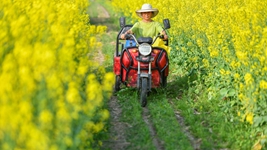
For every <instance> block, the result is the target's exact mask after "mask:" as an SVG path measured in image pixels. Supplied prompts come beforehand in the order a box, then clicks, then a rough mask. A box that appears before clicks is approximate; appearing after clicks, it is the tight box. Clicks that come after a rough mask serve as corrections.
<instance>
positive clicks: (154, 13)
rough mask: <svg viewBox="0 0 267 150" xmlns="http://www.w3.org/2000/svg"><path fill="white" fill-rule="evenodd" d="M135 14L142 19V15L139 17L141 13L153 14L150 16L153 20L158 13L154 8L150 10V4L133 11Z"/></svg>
mask: <svg viewBox="0 0 267 150" xmlns="http://www.w3.org/2000/svg"><path fill="white" fill-rule="evenodd" d="M135 12H136V14H137V15H138V16H139V17H141V18H142V15H141V13H142V12H153V15H152V18H153V17H155V16H156V15H157V14H158V13H159V10H158V9H156V8H152V6H151V5H150V4H143V5H142V8H141V9H140V10H137V11H135Z"/></svg>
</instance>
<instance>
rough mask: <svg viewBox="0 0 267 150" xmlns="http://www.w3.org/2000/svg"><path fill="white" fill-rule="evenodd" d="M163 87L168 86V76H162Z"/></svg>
mask: <svg viewBox="0 0 267 150" xmlns="http://www.w3.org/2000/svg"><path fill="white" fill-rule="evenodd" d="M161 85H162V87H166V86H167V76H166V77H165V76H163V77H162V83H161Z"/></svg>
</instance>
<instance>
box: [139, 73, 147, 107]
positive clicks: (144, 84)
mask: <svg viewBox="0 0 267 150" xmlns="http://www.w3.org/2000/svg"><path fill="white" fill-rule="evenodd" d="M140 90H141V91H140V102H141V106H142V107H145V106H146V104H147V78H141V88H140Z"/></svg>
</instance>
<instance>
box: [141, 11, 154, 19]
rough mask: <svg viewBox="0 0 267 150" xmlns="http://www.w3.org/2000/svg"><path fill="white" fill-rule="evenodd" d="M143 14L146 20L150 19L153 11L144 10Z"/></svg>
mask: <svg viewBox="0 0 267 150" xmlns="http://www.w3.org/2000/svg"><path fill="white" fill-rule="evenodd" d="M141 15H142V18H143V19H144V20H150V19H151V18H152V15H153V12H142V13H141Z"/></svg>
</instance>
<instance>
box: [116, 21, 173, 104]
mask: <svg viewBox="0 0 267 150" xmlns="http://www.w3.org/2000/svg"><path fill="white" fill-rule="evenodd" d="M163 24H164V30H166V29H169V28H170V23H169V20H168V19H164V20H163ZM120 27H121V29H120V31H119V33H118V35H117V40H116V51H115V55H114V58H113V71H114V73H115V75H116V79H115V80H116V81H115V87H114V88H115V92H117V91H119V90H120V89H121V85H122V84H124V85H126V87H132V88H137V89H138V90H139V94H140V96H139V97H140V103H141V106H142V107H145V106H146V104H147V96H148V94H149V92H151V89H152V88H158V87H166V85H167V77H168V74H169V59H168V53H167V51H166V47H168V40H165V41H163V40H162V39H163V36H162V35H160V34H158V36H156V37H155V38H154V39H152V38H151V37H141V38H138V39H136V37H135V36H134V35H133V34H126V40H122V39H121V38H120V37H121V34H123V33H125V32H126V31H128V30H129V29H130V28H131V27H132V25H126V24H125V18H124V17H121V18H120ZM123 41H124V42H123ZM162 42H163V43H164V44H162ZM155 43H161V46H160V45H156V44H155Z"/></svg>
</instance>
